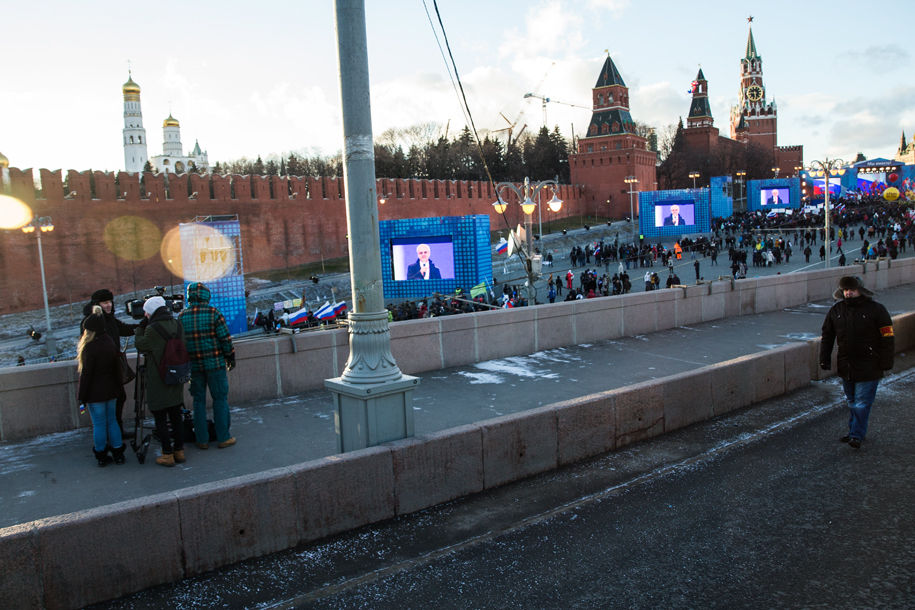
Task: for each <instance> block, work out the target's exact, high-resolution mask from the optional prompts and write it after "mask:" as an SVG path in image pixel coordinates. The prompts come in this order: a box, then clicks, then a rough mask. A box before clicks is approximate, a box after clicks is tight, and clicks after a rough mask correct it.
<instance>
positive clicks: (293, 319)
mask: <svg viewBox="0 0 915 610" xmlns="http://www.w3.org/2000/svg"><path fill="white" fill-rule="evenodd" d="M307 319H308V307H307V306H306V307H303V308H302V309H300V310H298V311H294V312H292V313H291V314H289V325H290V326H295V325H296V324H301V323H302V322H304V321H305V320H307Z"/></svg>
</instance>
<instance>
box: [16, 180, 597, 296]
mask: <svg viewBox="0 0 915 610" xmlns="http://www.w3.org/2000/svg"><path fill="white" fill-rule="evenodd" d="M64 174H65V175H66V179H64V177H63V175H64ZM9 175H10V185H9V189H10V193H11V194H12V195H14V196H15V197H17V198H19V199H21V200H22V201H24V202H25V203H26V204H28V205H29V206H30V207H31V208H32V211H33V213H34V214H35V215H37V216H50V217H52V218H53V220H54V226H55V230H54V232H53V233H49V234H46V235H45V237H44V239H42V248H43V251H44V252H43V253H44V260H45V272H46V276H47V281H48V300H49V302H50V304H51V305H57V304H62V303H79V302H83V301H84V300H85V299H86V298H87V297H88V295H89V294H91V293H92V292H93V291H94V290H95V289H96V288H99V287H101V286H105V287H108V288H109V289H111V290H112V291H114V292H115V293H125V292H132V291H135V290H147V289H149V288H151V287H152V286H156V285H164V284H168V283H169V282H173V283H180V282H179V279H178V278H176V277H175V276H174V275H172V274H171V273H170V272H169V270H168V267H167V260H164V257H163V255H162V253H161V252H160V251H159V250H158V249H157V248H156V247H154V246H155V243H161V241H162V238H163V237H164V236H165V235H166V234H168V232H169V231H171V230H173V229H175V228H176V227H177V226H178V224H179V223H183V222H191V221H193V220H194V219H195V218H196V217H198V216H211V215H236V214H237V215H238V217H239V221H240V223H241V229H242V236H241V242H242V256H243V258H244V269H245V272H247V273H249V272H256V271H265V270H271V269H282V268H287V267H293V266H297V265H302V264H305V263H313V262H318V261H320V260H322V259H323V260H326V259H333V258H340V257H345V256H347V252H348V245H347V235H346V206H345V200H344V188H343V180H342V179H341V178H335V177H309V176H304V177H303V176H299V177H286V176H238V175H225V176H223V175H202V174H190V175H188V174H183V175H175V174H167V175H166V174H153V173H143V174H138V173H128V172H118V173H117V174H115V173H110V172H99V171H94V172H93V171H85V172H77V171H75V170H67V171H66V172H63V171H62V170H56V171H50V170H47V169H41V170H39V176H40V184H41V187H40V189H37V190H36V186H35V184H34V180H33V175H32V170H31V169H26V170H20V169H17V168H10V170H9ZM376 189H377V192H378V196H379V198H382V197H384V199H385V203H384V204H379V206H378V213H379V219H381V220H389V219H398V218H416V217H430V216H463V215H467V214H486V215H489V216H490V222H491V227H492V229H493V230H499V229H507V228H509V227H514V226H515V225H517V224H518V223H520V222H523V219H522V213H521V210H520V206H510V208H509V210H507V211H506V213H505V215H504V217H503V216H502V215H499V214H496V213H495V211H494V210H493V208H492V205H491V204H492V202H493V201H494V200H495V199H496V197H495V194H494V192H493V190H492V187H491V186H490V185H489V184H488V183H485V182H472V181H455V180H412V179H411V180H405V179H396V180H393V179H386V178H381V179H378V180H377V182H376ZM558 194H559V197H560V198H561V199H563V200H564V203H563V207H562V210H561V211H560V212H559V213H558V214H557V217H571V216H578V215H580V214H581V213H582V208H581V189H580V188H579V187H575V186H568V185H564V186H561V187H560V188H559V193H558ZM549 213H550V214H553V213H552V212H549ZM124 217H138V218H140V219H143V221H144V222H140V223H136V222H134V223H131V222H128V223H126V225H127V226H128V227H130V228H133V227H138V229H136V231H127V232H126V234H125V231H124V230H123V227H124V224H122V223H123V218H124ZM118 219H121V220H122V223H118V222H117V221H118ZM132 232H140V233H142V235H132V234H130V233H132ZM141 239H143V240H150V241H152V242H155V243H154V244H153V247H145V246H144V247H140V246H138V243H139V241H140V240H141ZM113 243H122V244H126V245H132V247H122V248H117V247H115V246H113V245H112V244H113ZM113 252H119V253H120V254H119V255H115V254H114V253H113ZM166 256H168V255H166ZM38 275H39V268H38V246H37V243H36V240H35V239H34V236H30V235H25V234H23V233H22V232H20V231H2V232H0V291H2V293H3V294H4V295H5V298H4V300H3V305H2V308H0V313H10V312H16V311H23V310H27V309H37V308H39V307H41V306H42V295H41V289H40V285H39V284H38V283H37V282H36V278H37V277H38ZM36 286H37V288H36ZM24 287H31V289H26V288H24Z"/></svg>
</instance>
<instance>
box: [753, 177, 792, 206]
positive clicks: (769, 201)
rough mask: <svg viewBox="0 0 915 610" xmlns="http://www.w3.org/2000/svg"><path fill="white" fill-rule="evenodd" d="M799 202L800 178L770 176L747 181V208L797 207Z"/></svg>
mask: <svg viewBox="0 0 915 610" xmlns="http://www.w3.org/2000/svg"><path fill="white" fill-rule="evenodd" d="M801 205H802V202H801V179H800V178H771V179H769V180H749V181H747V210H748V211H750V212H755V211H756V210H762V211H764V212H770V211H772V210H776V209H779V210H782V209H787V208H791V209H797V208H800V207H801Z"/></svg>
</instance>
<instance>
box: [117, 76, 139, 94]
mask: <svg viewBox="0 0 915 610" xmlns="http://www.w3.org/2000/svg"><path fill="white" fill-rule="evenodd" d="M121 91H123V92H124V94H125V95H126V94H128V93H136V94H137V95H139V94H140V85H138V84H136V83H135V82H133V77H132V76H128V77H127V82H126V83H124V86H123V87H121Z"/></svg>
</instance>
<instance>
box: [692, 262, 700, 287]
mask: <svg viewBox="0 0 915 610" xmlns="http://www.w3.org/2000/svg"><path fill="white" fill-rule="evenodd" d="M693 269H695V270H696V283H697V284H698V283H699V259H696V260H694V261H693Z"/></svg>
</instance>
